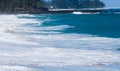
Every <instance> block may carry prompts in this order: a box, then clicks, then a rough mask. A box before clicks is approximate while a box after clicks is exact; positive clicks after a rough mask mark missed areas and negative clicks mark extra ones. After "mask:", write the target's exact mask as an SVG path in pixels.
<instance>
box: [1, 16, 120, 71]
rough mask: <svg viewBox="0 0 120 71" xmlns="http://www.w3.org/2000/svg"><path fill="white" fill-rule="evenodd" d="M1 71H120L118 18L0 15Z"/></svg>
mask: <svg viewBox="0 0 120 71" xmlns="http://www.w3.org/2000/svg"><path fill="white" fill-rule="evenodd" d="M0 71H120V14H53V15H51V14H46V15H44V14H42V15H39V14H31V15H29V14H18V15H0Z"/></svg>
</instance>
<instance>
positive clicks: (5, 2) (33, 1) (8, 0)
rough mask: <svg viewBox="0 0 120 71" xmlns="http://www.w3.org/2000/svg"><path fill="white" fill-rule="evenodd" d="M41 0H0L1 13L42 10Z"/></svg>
mask: <svg viewBox="0 0 120 71" xmlns="http://www.w3.org/2000/svg"><path fill="white" fill-rule="evenodd" d="M41 6H42V5H41V0H0V11H3V12H4V11H14V10H15V9H26V10H27V9H30V8H35V9H36V8H41Z"/></svg>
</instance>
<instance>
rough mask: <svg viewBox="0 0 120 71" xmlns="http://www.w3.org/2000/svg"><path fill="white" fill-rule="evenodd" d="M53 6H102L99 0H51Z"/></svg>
mask: <svg viewBox="0 0 120 71" xmlns="http://www.w3.org/2000/svg"><path fill="white" fill-rule="evenodd" d="M52 5H53V7H54V8H102V7H104V6H105V4H104V3H103V2H101V1H100V0H52Z"/></svg>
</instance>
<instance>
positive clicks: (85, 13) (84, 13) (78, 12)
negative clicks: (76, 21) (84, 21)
mask: <svg viewBox="0 0 120 71" xmlns="http://www.w3.org/2000/svg"><path fill="white" fill-rule="evenodd" d="M73 14H99V12H97V13H84V12H73Z"/></svg>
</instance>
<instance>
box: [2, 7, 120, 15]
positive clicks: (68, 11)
mask: <svg viewBox="0 0 120 71" xmlns="http://www.w3.org/2000/svg"><path fill="white" fill-rule="evenodd" d="M73 12H82V13H91V14H92V13H100V14H104V13H105V14H109V13H116V12H120V9H111V8H110V9H109V8H89V9H48V8H39V9H16V10H14V11H0V14H71V13H73Z"/></svg>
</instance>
